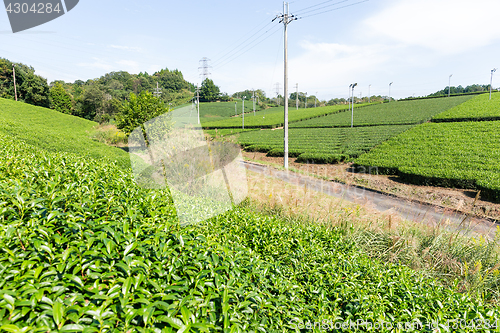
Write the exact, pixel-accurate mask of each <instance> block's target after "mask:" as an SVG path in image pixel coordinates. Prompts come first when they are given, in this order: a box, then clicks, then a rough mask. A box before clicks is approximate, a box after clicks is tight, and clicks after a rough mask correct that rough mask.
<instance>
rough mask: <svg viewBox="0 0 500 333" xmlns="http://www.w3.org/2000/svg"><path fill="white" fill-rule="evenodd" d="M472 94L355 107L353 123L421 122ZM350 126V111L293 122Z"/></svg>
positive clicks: (405, 123)
mask: <svg viewBox="0 0 500 333" xmlns="http://www.w3.org/2000/svg"><path fill="white" fill-rule="evenodd" d="M472 97H473V96H458V97H451V98H436V99H422V100H413V101H398V102H392V103H384V104H377V105H371V106H369V107H365V108H361V109H359V110H358V109H355V111H354V126H375V125H399V124H401V125H411V124H421V123H423V122H425V121H428V120H429V119H431V118H432V116H435V115H437V114H439V113H441V112H443V111H446V110H448V109H450V108H452V107H454V106H457V105H459V104H461V103H463V102H465V101H467V100H469V99H471V98H472ZM350 126H351V112H341V113H337V114H332V115H329V116H326V117H321V118H314V119H310V120H306V121H301V122H297V123H294V124H290V127H297V128H311V127H315V128H317V127H324V128H328V127H350Z"/></svg>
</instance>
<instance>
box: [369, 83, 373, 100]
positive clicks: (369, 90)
mask: <svg viewBox="0 0 500 333" xmlns="http://www.w3.org/2000/svg"><path fill="white" fill-rule="evenodd" d="M371 87H372V85H371V84H370V85H368V103H370V88H371Z"/></svg>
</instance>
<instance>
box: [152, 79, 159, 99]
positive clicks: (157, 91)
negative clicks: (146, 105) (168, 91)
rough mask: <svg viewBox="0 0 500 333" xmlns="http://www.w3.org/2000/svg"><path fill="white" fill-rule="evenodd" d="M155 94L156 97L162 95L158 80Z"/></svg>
mask: <svg viewBox="0 0 500 333" xmlns="http://www.w3.org/2000/svg"><path fill="white" fill-rule="evenodd" d="M153 95H154V96H155V97H156V98H160V95H161V88H160V87H159V86H158V82H156V89H155V91H154V92H153Z"/></svg>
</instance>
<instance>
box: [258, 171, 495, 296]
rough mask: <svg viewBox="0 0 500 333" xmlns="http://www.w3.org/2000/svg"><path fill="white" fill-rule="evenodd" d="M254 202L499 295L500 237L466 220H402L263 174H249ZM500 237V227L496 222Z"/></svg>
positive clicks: (467, 287) (386, 256) (383, 256)
mask: <svg viewBox="0 0 500 333" xmlns="http://www.w3.org/2000/svg"><path fill="white" fill-rule="evenodd" d="M249 184H250V186H249V189H250V191H249V193H250V198H251V201H252V205H253V206H255V207H257V209H258V210H260V211H262V212H267V213H269V214H278V215H279V216H282V217H283V218H288V219H293V220H301V221H313V222H314V223H317V224H320V225H324V226H329V227H331V226H334V227H336V228H339V229H340V230H343V232H344V235H345V238H346V239H349V240H352V241H353V242H354V243H355V244H356V246H357V247H359V248H362V249H363V250H364V251H365V252H366V253H368V254H369V256H370V257H371V258H376V259H378V260H382V261H384V262H392V263H396V264H403V265H405V266H408V267H411V268H412V269H414V270H416V271H419V272H422V273H423V274H425V275H427V276H430V277H432V278H433V279H436V280H438V281H440V283H441V284H442V285H444V286H446V287H448V288H457V289H458V290H461V292H467V293H470V294H474V295H475V297H483V296H484V295H486V294H489V295H490V296H489V298H490V299H491V300H492V301H493V302H494V303H498V302H499V301H500V293H499V292H500V289H499V287H500V285H499V283H500V271H499V269H500V257H499V255H500V251H499V250H500V248H499V247H498V243H497V242H498V238H497V239H496V240H490V241H487V240H486V239H485V238H484V237H482V236H481V235H479V234H476V233H473V232H472V231H471V229H470V228H468V227H467V223H465V224H464V225H463V226H462V229H461V230H458V231H456V232H450V231H447V230H446V228H445V227H446V221H440V223H439V224H436V225H425V224H420V223H414V222H409V221H405V220H402V219H401V218H400V217H399V216H398V214H395V213H394V212H385V213H381V212H378V211H375V210H372V209H369V208H366V207H361V206H359V205H357V204H354V203H351V202H347V201H344V200H343V199H339V198H334V197H331V196H328V195H326V194H322V193H319V192H316V191H312V190H310V189H308V188H307V187H304V186H301V185H293V184H288V183H285V182H283V181H279V180H275V179H271V178H269V177H266V176H264V175H261V174H256V173H250V174H249ZM497 236H499V237H500V227H497Z"/></svg>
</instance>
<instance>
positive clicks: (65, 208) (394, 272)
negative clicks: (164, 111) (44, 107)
mask: <svg viewBox="0 0 500 333" xmlns="http://www.w3.org/2000/svg"><path fill="white" fill-rule="evenodd" d="M0 150H1V152H0V268H1V269H0V330H2V331H13V332H16V331H21V330H22V331H34V332H47V331H72V332H74V331H84V332H96V331H99V332H128V331H130V332H133V331H138V332H154V331H161V332H187V331H191V332H218V331H220V332H224V331H232V332H257V331H262V332H289V331H294V332H299V331H300V330H299V329H295V328H294V327H296V326H297V324H299V323H303V322H308V321H312V322H317V321H318V320H321V321H323V320H332V322H346V321H352V322H356V321H357V320H360V319H362V320H364V321H370V322H379V321H386V322H393V323H394V322H420V323H422V324H424V325H425V324H429V325H430V324H431V322H432V321H435V320H439V321H440V322H441V323H446V321H447V320H456V319H457V318H460V319H464V320H467V321H468V322H469V321H472V320H474V319H482V320H486V319H487V320H489V321H490V322H491V321H494V320H498V319H499V316H500V313H499V310H498V308H495V307H494V306H492V305H489V304H488V303H487V302H486V301H487V299H486V298H484V296H482V295H479V298H477V299H474V298H472V297H471V296H470V295H467V294H461V293H459V292H457V290H454V288H443V287H441V286H440V285H439V284H438V283H437V282H436V281H435V280H432V279H430V278H428V277H425V276H424V274H419V273H416V272H414V271H412V270H410V269H408V268H406V267H404V266H400V265H393V264H387V263H383V262H380V261H376V260H372V259H370V258H369V257H368V256H367V255H366V254H365V253H364V252H363V251H361V250H360V249H359V248H357V247H356V246H355V245H354V243H353V242H352V241H350V240H348V239H346V238H345V237H343V233H344V232H343V231H342V230H340V229H336V228H326V227H324V226H320V225H317V224H308V225H307V224H302V223H300V222H297V221H286V220H283V219H281V218H279V217H273V216H265V215H261V214H256V213H253V212H251V211H250V210H248V209H245V208H236V209H235V210H234V211H232V212H229V213H227V214H226V215H224V216H219V217H217V218H214V219H211V220H209V221H205V222H204V223H202V224H200V225H199V226H187V227H185V228H181V227H180V226H179V224H178V222H177V220H176V217H175V209H174V207H173V204H172V202H171V201H170V200H169V196H168V193H167V192H165V191H151V190H143V189H140V188H138V187H137V186H136V185H135V184H134V181H133V179H132V177H131V175H130V173H128V172H124V171H122V170H120V169H118V168H116V167H115V166H114V165H110V164H103V163H100V162H98V161H96V160H88V159H85V158H82V157H76V156H74V155H71V154H63V153H49V152H45V151H43V150H40V149H37V148H34V147H32V146H29V145H26V144H24V143H22V142H20V141H13V140H12V139H9V138H7V137H4V136H2V137H0ZM294 325H295V326H294ZM338 331H341V332H349V331H352V329H351V328H348V329H345V330H341V329H339V330H338ZM358 331H368V328H366V327H365V328H363V327H361V328H360V329H359V330H358ZM389 331H390V330H379V332H389ZM454 331H455V332H466V330H465V329H456V330H454Z"/></svg>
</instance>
